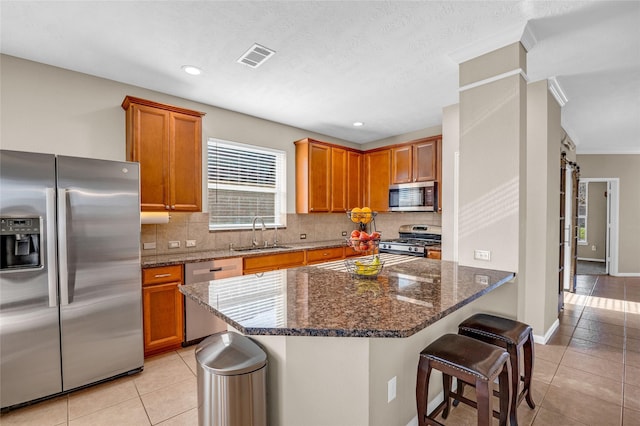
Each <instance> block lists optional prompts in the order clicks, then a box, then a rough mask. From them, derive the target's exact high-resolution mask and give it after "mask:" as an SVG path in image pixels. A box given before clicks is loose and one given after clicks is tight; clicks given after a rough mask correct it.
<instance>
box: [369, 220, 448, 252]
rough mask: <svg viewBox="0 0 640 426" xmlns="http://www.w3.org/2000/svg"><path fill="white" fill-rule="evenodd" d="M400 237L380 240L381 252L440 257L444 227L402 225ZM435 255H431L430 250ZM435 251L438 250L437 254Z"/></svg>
mask: <svg viewBox="0 0 640 426" xmlns="http://www.w3.org/2000/svg"><path fill="white" fill-rule="evenodd" d="M398 235H399V238H398V239H395V240H382V241H380V252H383V253H396V254H409V255H412V256H423V257H435V258H438V259H439V258H440V256H439V252H440V244H441V241H442V227H440V226H435V225H401V226H400V228H399V229H398ZM430 251H431V252H433V253H434V256H430V255H429V252H430ZM435 252H438V253H437V255H435Z"/></svg>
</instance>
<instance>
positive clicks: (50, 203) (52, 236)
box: [40, 188, 58, 308]
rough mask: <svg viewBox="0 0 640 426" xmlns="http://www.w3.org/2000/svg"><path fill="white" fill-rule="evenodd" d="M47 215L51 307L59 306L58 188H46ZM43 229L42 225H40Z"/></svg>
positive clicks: (48, 276)
mask: <svg viewBox="0 0 640 426" xmlns="http://www.w3.org/2000/svg"><path fill="white" fill-rule="evenodd" d="M45 208H46V215H47V216H46V217H47V219H46V220H47V271H48V274H47V279H48V284H47V286H48V293H49V307H50V308H55V307H56V306H58V286H57V284H58V267H57V262H56V254H55V253H56V227H55V224H56V190H55V188H47V189H46V207H45ZM40 229H42V225H41V226H40Z"/></svg>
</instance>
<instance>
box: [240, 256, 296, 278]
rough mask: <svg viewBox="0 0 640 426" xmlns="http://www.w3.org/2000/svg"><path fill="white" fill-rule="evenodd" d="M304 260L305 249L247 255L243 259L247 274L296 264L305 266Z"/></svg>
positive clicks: (290, 266) (244, 271)
mask: <svg viewBox="0 0 640 426" xmlns="http://www.w3.org/2000/svg"><path fill="white" fill-rule="evenodd" d="M304 261H305V253H304V251H294V252H288V253H277V254H265V255H263V256H251V257H245V258H244V259H243V268H242V273H243V274H244V275H247V274H255V273H258V272H266V271H273V270H276V269H286V268H293V267H296V266H303V265H304Z"/></svg>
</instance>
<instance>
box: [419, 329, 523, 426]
mask: <svg viewBox="0 0 640 426" xmlns="http://www.w3.org/2000/svg"><path fill="white" fill-rule="evenodd" d="M508 361H509V354H508V353H507V352H506V351H505V350H504V349H502V348H500V347H498V346H494V345H490V344H488V343H484V342H481V341H480V340H477V339H474V338H471V337H467V336H462V335H460V334H445V335H444V336H442V337H440V338H438V339H437V340H436V341H434V342H433V343H431V344H430V345H429V346H427V347H426V348H425V349H423V350H422V352H421V353H420V361H419V363H418V380H417V383H416V404H417V408H418V425H419V426H425V425H439V426H442V423H440V422H438V421H437V420H436V417H437V416H438V414H440V412H442V417H443V418H445V419H446V418H447V416H448V415H449V401H450V399H451V397H452V396H454V397H459V395H458V392H451V377H455V378H456V379H458V383H460V381H465V382H467V383H470V384H473V385H474V386H475V388H476V394H477V403H476V402H474V401H471V400H468V399H467V398H464V397H460V398H459V400H460V401H461V402H464V403H465V404H468V405H470V406H472V407H474V408H476V409H477V410H478V426H490V425H491V423H492V422H491V421H492V418H493V417H497V418H498V419H500V425H501V426H503V425H506V424H507V419H508V415H509V401H511V364H510V363H509V362H508ZM434 368H435V369H436V370H439V371H441V372H442V387H443V390H444V401H442V403H440V404H439V405H438V406H437V407H436V408H435V409H434V410H433V411H432V412H431V414H429V413H427V404H428V402H429V377H430V376H431V370H432V369H434ZM496 378H499V387H500V399H499V401H500V412H499V413H498V412H494V411H493V398H492V396H493V393H492V392H491V390H492V385H493V382H494V380H495V379H496ZM443 410H444V411H443Z"/></svg>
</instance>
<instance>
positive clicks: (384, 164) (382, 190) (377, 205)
mask: <svg viewBox="0 0 640 426" xmlns="http://www.w3.org/2000/svg"><path fill="white" fill-rule="evenodd" d="M390 174H391V149H381V150H375V151H369V152H366V153H365V154H364V187H365V197H364V205H366V206H368V207H369V208H371V210H373V211H376V212H386V211H389V182H390V179H391V176H390Z"/></svg>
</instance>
